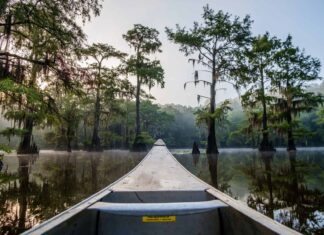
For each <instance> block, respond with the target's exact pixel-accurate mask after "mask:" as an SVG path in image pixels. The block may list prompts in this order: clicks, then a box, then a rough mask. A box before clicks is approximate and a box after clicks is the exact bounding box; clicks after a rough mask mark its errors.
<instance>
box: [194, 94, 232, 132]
mask: <svg viewBox="0 0 324 235" xmlns="http://www.w3.org/2000/svg"><path fill="white" fill-rule="evenodd" d="M231 110H232V108H231V106H230V101H229V100H225V101H223V102H222V103H221V104H220V105H219V107H217V108H216V109H215V112H214V113H210V112H209V111H208V107H205V108H203V109H199V110H197V111H196V112H195V115H196V123H197V124H198V125H206V126H208V121H209V120H210V119H214V120H215V121H216V122H217V123H218V124H224V122H226V121H227V114H228V112H229V111H231Z"/></svg>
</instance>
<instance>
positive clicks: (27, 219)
mask: <svg viewBox="0 0 324 235" xmlns="http://www.w3.org/2000/svg"><path fill="white" fill-rule="evenodd" d="M142 158H143V154H133V153H129V152H127V151H109V152H103V153H87V152H74V153H70V154H68V153H63V152H49V153H43V154H40V156H39V157H37V158H36V157H35V156H28V155H24V156H7V157H5V158H4V164H5V165H6V164H7V165H9V168H10V169H12V170H11V171H9V170H2V172H1V173H0V203H1V205H2V207H1V208H0V234H19V233H21V232H23V231H25V230H26V229H28V228H30V227H32V226H34V225H35V224H37V223H39V222H41V221H44V220H46V219H48V218H51V217H52V216H54V215H56V214H58V213H60V212H62V211H63V210H65V209H67V208H68V207H70V206H72V205H74V204H76V203H78V202H80V201H81V200H82V199H84V198H86V197H87V196H89V195H91V194H93V193H95V192H97V191H99V190H100V189H102V188H104V187H105V186H107V185H109V184H110V183H112V182H114V181H115V180H117V179H118V178H120V177H121V176H122V175H124V174H125V173H127V172H128V171H130V170H131V169H132V168H133V167H134V166H135V165H137V164H138V163H139V161H140V160H141V159H142ZM14 160H17V161H16V162H15V161H14ZM6 162H7V163H6ZM4 168H5V167H4ZM14 168H16V169H17V170H16V171H14Z"/></svg>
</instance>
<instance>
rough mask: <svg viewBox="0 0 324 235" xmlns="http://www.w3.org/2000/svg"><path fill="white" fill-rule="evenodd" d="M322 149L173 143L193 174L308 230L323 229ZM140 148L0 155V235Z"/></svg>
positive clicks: (129, 162) (82, 192)
mask: <svg viewBox="0 0 324 235" xmlns="http://www.w3.org/2000/svg"><path fill="white" fill-rule="evenodd" d="M323 150H324V148H312V149H299V151H298V152H297V153H287V152H286V151H285V150H284V149H279V150H278V151H277V152H276V153H274V154H268V155H264V154H263V155H262V154H260V153H258V152H257V151H255V150H253V149H221V151H220V154H219V155H210V156H207V155H205V154H200V155H192V154H190V152H191V150H189V149H176V150H171V151H172V153H173V154H174V155H175V157H176V158H177V159H178V160H179V162H180V163H181V164H182V165H184V167H185V168H187V169H188V170H189V171H190V172H192V173H193V174H195V175H196V176H197V177H199V178H201V179H202V180H204V181H206V182H207V183H209V184H211V185H213V186H214V187H216V188H218V189H219V190H221V191H223V192H225V193H227V194H229V195H231V196H232V197H234V198H236V199H238V200H241V201H243V202H244V203H246V204H248V205H249V206H250V207H252V208H254V209H256V210H258V211H260V212H261V213H263V214H265V215H267V216H269V217H271V218H274V219H275V220H277V221H279V222H281V223H284V224H286V225H287V226H290V227H292V228H294V229H296V230H298V231H301V232H303V233H306V234H311V233H321V231H323V229H324V222H323V221H324V220H323V213H324V208H323V207H324V183H323V182H324V151H323ZM144 155H145V154H138V153H130V152H129V151H123V150H111V151H104V152H102V153H89V152H83V151H76V152H73V153H71V154H68V153H66V152H58V151H41V152H40V154H39V155H38V156H37V155H34V156H32V155H21V156H17V155H13V154H12V155H9V156H4V157H2V163H3V164H2V169H1V173H0V203H1V205H2V207H1V208H0V234H18V233H21V232H22V231H24V230H26V229H28V228H30V227H32V226H34V225H36V224H38V223H40V222H42V221H44V220H46V219H48V218H51V217H52V216H54V215H56V214H58V213H60V212H62V211H64V210H65V209H67V208H69V207H70V206H72V205H74V204H76V203H78V202H80V201H81V200H82V199H84V198H86V197H88V196H90V195H91V194H93V193H95V192H97V191H99V190H100V189H102V188H104V187H106V186H107V185H109V184H111V183H112V182H114V181H115V180H117V179H119V178H120V177H121V176H123V175H124V174H126V173H127V172H129V171H130V170H131V169H133V168H134V167H135V166H136V165H137V164H138V163H139V162H140V161H141V160H142V159H143V157H144Z"/></svg>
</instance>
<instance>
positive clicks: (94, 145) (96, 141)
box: [90, 87, 102, 151]
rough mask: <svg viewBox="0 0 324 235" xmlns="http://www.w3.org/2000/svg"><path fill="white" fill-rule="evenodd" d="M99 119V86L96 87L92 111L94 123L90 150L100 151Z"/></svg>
mask: <svg viewBox="0 0 324 235" xmlns="http://www.w3.org/2000/svg"><path fill="white" fill-rule="evenodd" d="M99 121H100V87H98V88H97V97H96V104H95V112H94V125H93V134H92V141H91V146H90V150H91V151H101V150H102V149H101V146H100V138H99Z"/></svg>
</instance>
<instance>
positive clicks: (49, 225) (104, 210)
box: [24, 140, 299, 235]
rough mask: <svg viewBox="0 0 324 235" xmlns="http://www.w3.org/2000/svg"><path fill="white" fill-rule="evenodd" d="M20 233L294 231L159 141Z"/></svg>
mask: <svg viewBox="0 0 324 235" xmlns="http://www.w3.org/2000/svg"><path fill="white" fill-rule="evenodd" d="M24 234H77V235H83V234H85V235H99V234H100V235H101V234H114V235H115V234H116V235H125V234H130V235H139V234H141V235H142V234H143V235H147V234H153V235H160V234H161V235H162V234H167V235H171V234H180V235H181V234H186V235H187V234H188V235H189V234H197V235H198V234H206V235H209V234H210V235H211V234H213V235H214V234H244V235H248V234H299V233H298V232H296V231H294V230H292V229H290V228H288V227H286V226H284V225H281V224H280V223H278V222H276V221H274V220H272V219H270V218H268V217H266V216H265V215H262V214H261V213H259V212H257V211H255V210H253V209H251V208H249V207H247V206H246V205H244V204H243V203H242V202H240V201H237V200H235V199H233V198H231V197H230V196H228V195H226V194H224V193H222V192H220V191H218V190H217V189H215V188H213V187H212V186H210V185H208V184H206V183H205V182H203V181H201V180H200V179H198V178H196V177H195V176H194V175H192V174H191V173H190V172H188V171H187V170H186V169H185V168H184V167H183V166H182V165H181V164H180V163H179V162H178V161H177V160H176V159H175V158H174V157H173V156H172V154H171V153H170V152H169V150H168V149H167V147H166V146H165V144H164V142H163V141H162V140H158V141H157V142H156V143H155V144H154V146H153V148H152V149H151V151H150V152H149V153H148V154H147V155H146V157H145V158H144V159H143V160H142V161H141V162H140V163H139V164H138V166H136V167H135V168H134V169H133V170H132V171H131V172H129V173H128V174H127V175H125V176H124V177H122V178H121V179H119V180H117V181H116V182H114V183H113V184H111V185H109V186H108V187H106V188H105V189H103V190H101V191H100V192H98V193H96V194H94V195H92V196H90V197H89V198H87V199H85V200H84V201H82V202H80V203H79V204H77V205H75V206H73V207H71V208H70V209H68V210H66V211H64V212H62V213H61V214H59V215H57V216H55V217H53V218H51V219H49V220H47V221H45V222H43V223H41V224H39V225H36V226H35V227H34V228H32V229H30V230H28V231H26V232H25V233H24Z"/></svg>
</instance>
